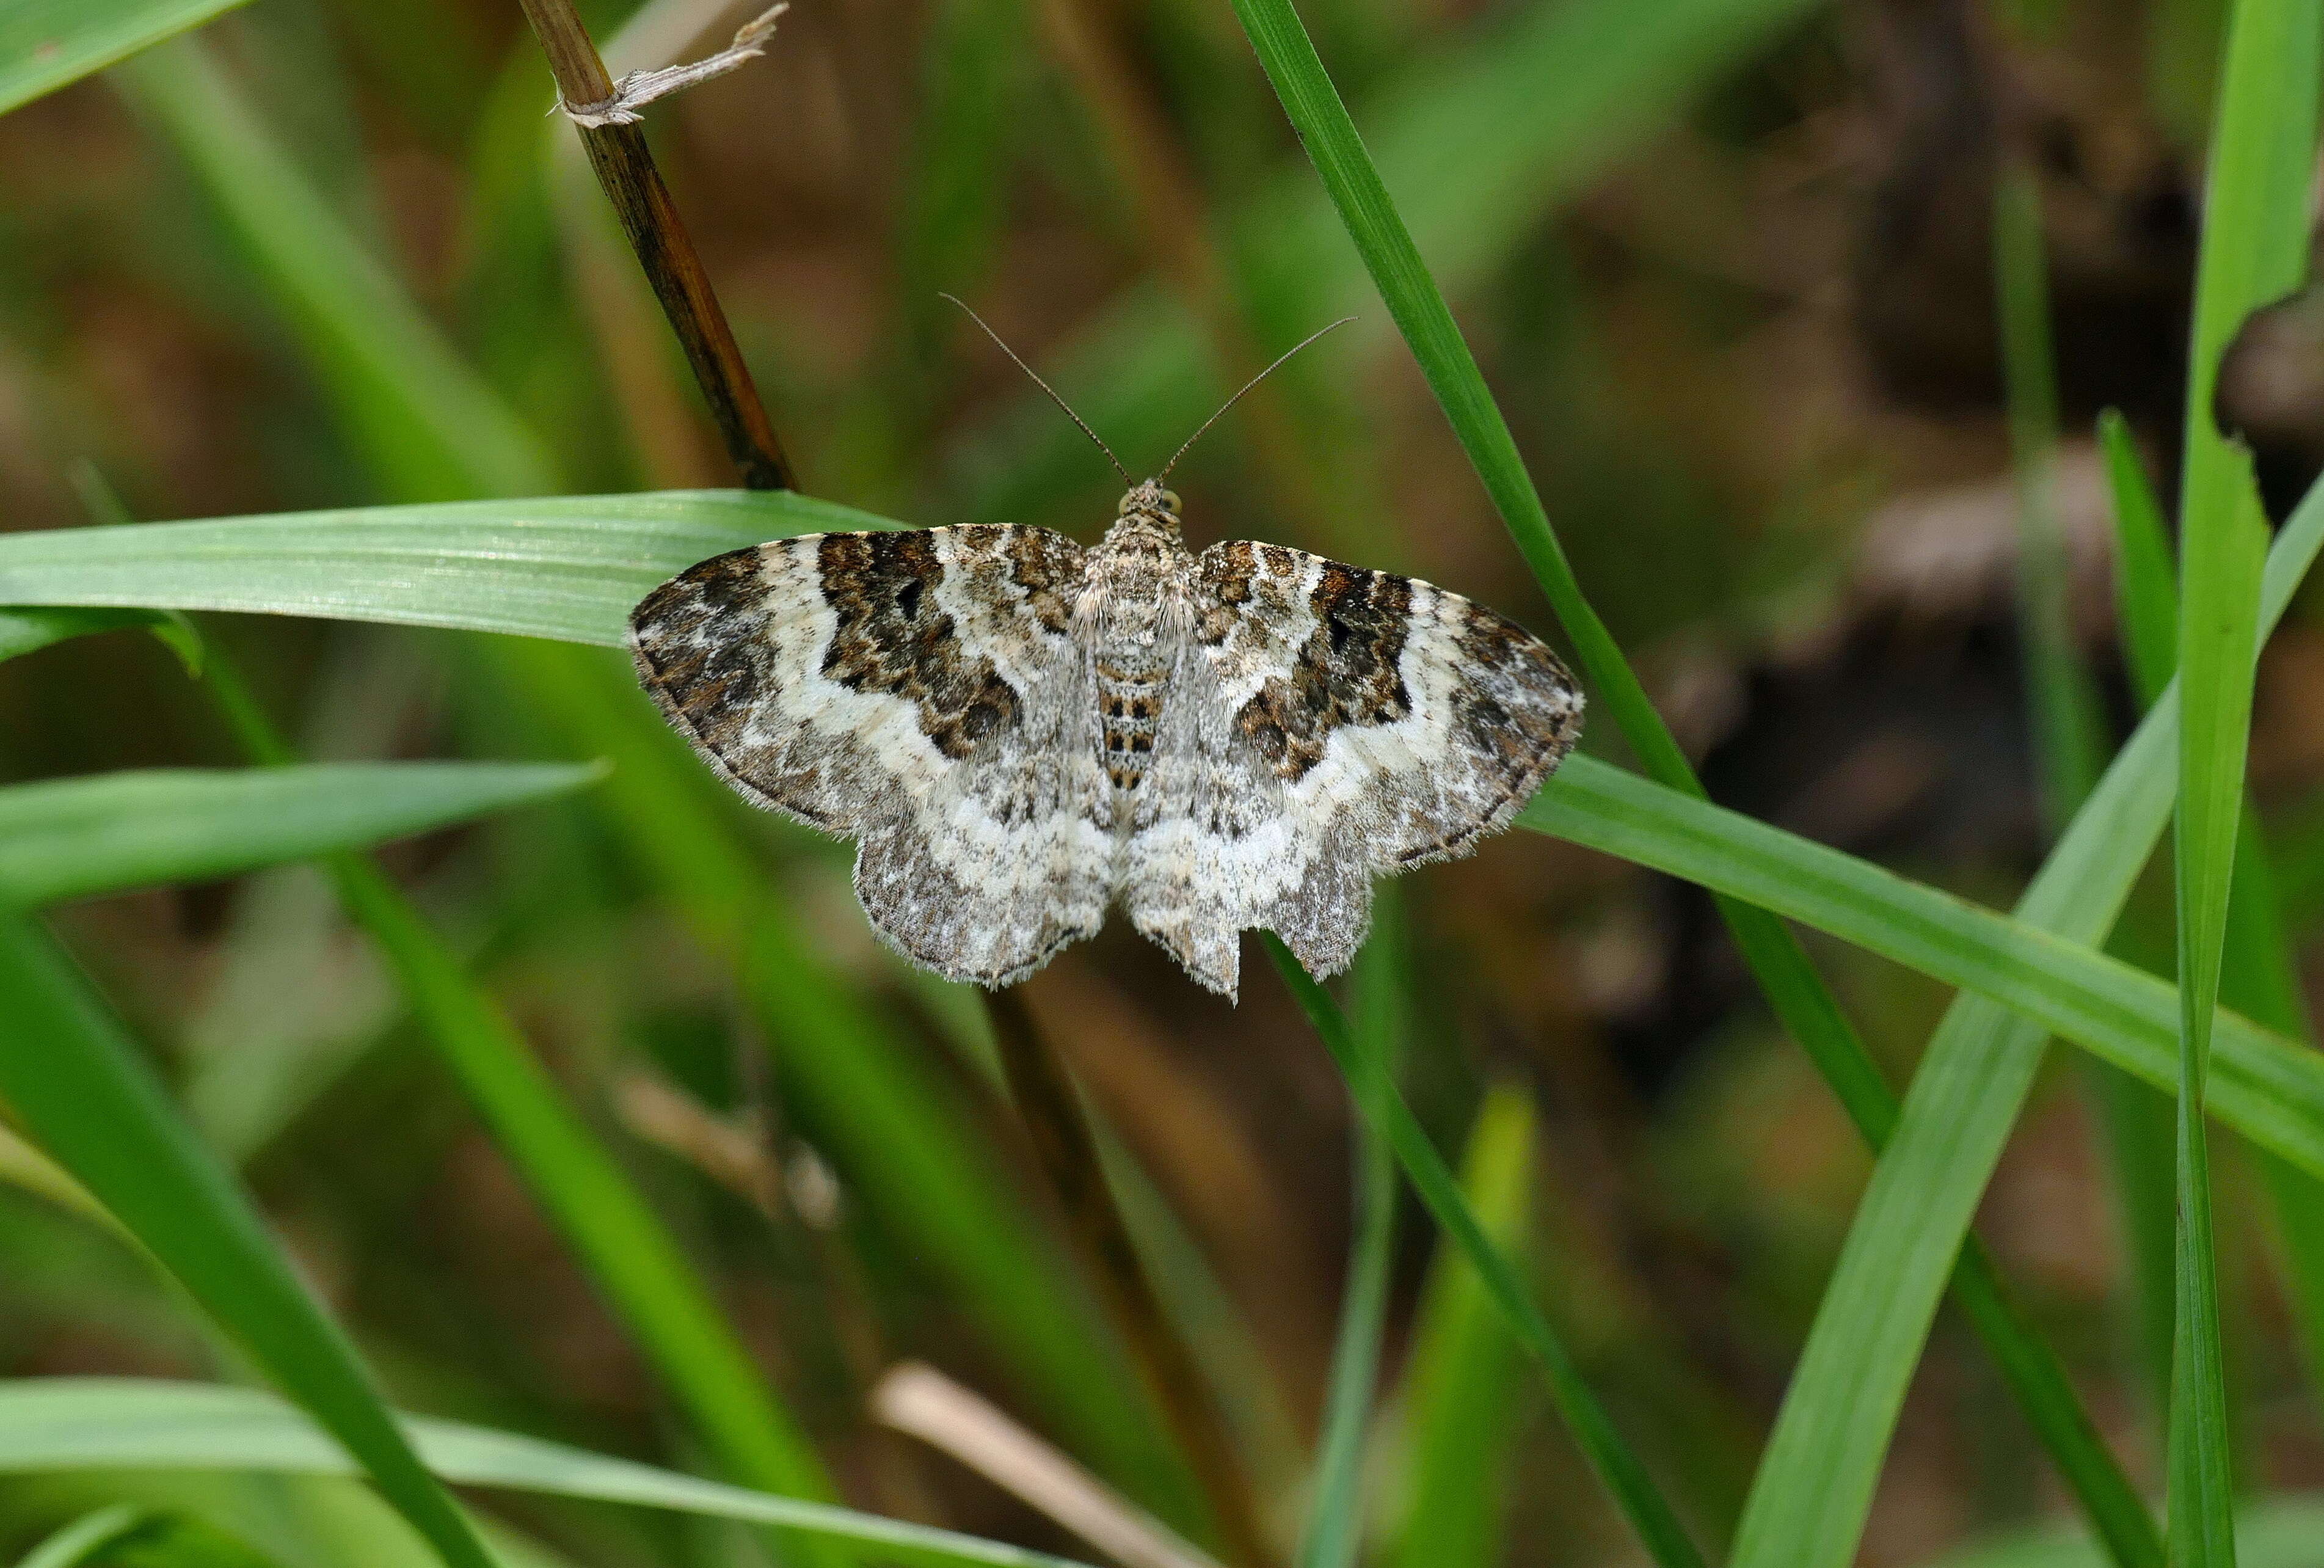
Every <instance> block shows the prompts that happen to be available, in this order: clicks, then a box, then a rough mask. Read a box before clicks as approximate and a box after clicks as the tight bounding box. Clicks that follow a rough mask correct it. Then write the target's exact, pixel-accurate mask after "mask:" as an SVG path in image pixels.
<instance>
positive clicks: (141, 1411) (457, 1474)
mask: <svg viewBox="0 0 2324 1568" xmlns="http://www.w3.org/2000/svg"><path fill="white" fill-rule="evenodd" d="M401 1425H402V1428H403V1430H404V1431H405V1432H406V1433H408V1434H409V1435H410V1440H411V1443H412V1446H413V1447H414V1448H415V1449H416V1450H417V1451H418V1453H419V1454H420V1457H421V1458H422V1459H424V1460H425V1461H426V1462H427V1463H428V1465H429V1468H430V1469H431V1470H433V1471H435V1473H436V1474H437V1475H439V1476H441V1477H442V1478H443V1479H444V1480H447V1481H451V1482H454V1483H456V1484H457V1485H460V1486H473V1487H490V1488H496V1489H501V1490H509V1491H528V1492H542V1493H547V1494H551V1495H554V1496H558V1497H569V1498H586V1499H590V1500H592V1501H595V1502H606V1503H626V1504H632V1505H634V1506H636V1507H640V1508H667V1509H672V1510H676V1511H678V1512H684V1513H692V1514H700V1515H704V1516H705V1517H712V1518H724V1519H739V1520H741V1521H742V1522H744V1523H746V1524H755V1525H772V1526H779V1527H780V1528H782V1529H785V1530H788V1531H795V1532H797V1533H798V1534H800V1535H803V1536H818V1537H820V1538H822V1539H824V1540H826V1541H830V1542H833V1543H835V1544H837V1545H853V1546H861V1547H863V1548H866V1549H868V1551H869V1552H870V1553H871V1554H876V1556H877V1557H878V1558H879V1559H880V1560H881V1561H883V1562H899V1563H929V1564H936V1565H938V1568H953V1565H954V1564H961V1563H973V1564H979V1565H985V1568H1084V1565H1082V1564H1078V1563H1073V1562H1072V1561H1071V1560H1070V1559H1068V1558H1064V1557H1056V1556H1052V1555H1050V1554H1047V1553H1046V1552H1033V1551H1028V1550H1025V1549H1024V1548H1022V1547H1018V1546H1010V1545H1002V1544H1001V1543H1000V1542H997V1541H986V1540H980V1539H979V1538H977V1537H975V1536H964V1535H959V1534H957V1533H955V1532H954V1531H951V1530H939V1529H934V1528H931V1527H929V1526H925V1525H909V1524H905V1523H903V1522H902V1521H900V1520H897V1519H887V1518H881V1517H879V1516H878V1515H876V1514H862V1513H857V1512H854V1511H853V1510H852V1509H848V1508H833V1507H830V1506H829V1505H827V1504H824V1503H810V1502H801V1501H798V1499H792V1498H779V1497H770V1496H769V1495H767V1494H766V1493H764V1492H754V1491H749V1490H744V1489H743V1488H742V1487H736V1486H728V1485H725V1484H724V1483H723V1482H720V1481H715V1480H702V1479H700V1478H699V1477H696V1476H690V1475H680V1474H678V1473H677V1472H676V1471H666V1470H657V1469H654V1468H653V1467H652V1466H650V1465H644V1464H637V1463H633V1462H631V1461H629V1460H623V1459H608V1458H605V1457H604V1456H603V1455H600V1454H595V1453H586V1452H584V1451H582V1450H580V1449H576V1448H567V1447H564V1446H563V1445H561V1444H558V1443H544V1442H542V1441H540V1440H539V1439H538V1438H531V1437H521V1436H519V1435H517V1434H514V1433H509V1432H496V1431H493V1430H492V1429H491V1428H489V1427H482V1426H469V1425H463V1424H461V1423H459V1422H454V1421H434V1420H429V1419H426V1418H424V1417H410V1416H406V1417H402V1418H401ZM90 1469H96V1470H106V1469H112V1470H143V1469H163V1470H235V1471H246V1470H254V1471H284V1472H288V1473H291V1474H299V1475H348V1474H352V1473H354V1466H352V1465H351V1464H349V1463H348V1462H347V1457H346V1454H345V1453H342V1452H341V1451H340V1450H339V1449H338V1447H337V1445H336V1444H334V1443H332V1442H331V1441H330V1439H329V1438H328V1437H327V1436H326V1435H325V1434H324V1433H323V1432H322V1431H321V1430H318V1427H317V1426H316V1425H315V1423H313V1422H311V1421H309V1420H308V1419H307V1418H306V1417H305V1416H301V1415H300V1413H299V1412H298V1411H296V1410H294V1409H291V1407H288V1406H285V1405H284V1404H282V1402H281V1401H280V1400H278V1399H274V1398H272V1397H268V1396H267V1395H265V1394H263V1393H259V1392H257V1391H255V1390H252V1389H245V1388H225V1387H221V1386H218V1385H216V1384H204V1383H181V1382H162V1381H157V1380H148V1379H134V1378H32V1379H18V1380H16V1381H13V1382H7V1383H0V1471H9V1472H17V1473H26V1472H37V1471H68V1470H90Z"/></svg>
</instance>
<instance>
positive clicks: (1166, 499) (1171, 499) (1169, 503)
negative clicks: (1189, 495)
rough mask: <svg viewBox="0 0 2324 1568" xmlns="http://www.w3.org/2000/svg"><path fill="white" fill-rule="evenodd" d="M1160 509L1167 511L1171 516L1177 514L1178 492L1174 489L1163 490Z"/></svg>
mask: <svg viewBox="0 0 2324 1568" xmlns="http://www.w3.org/2000/svg"><path fill="white" fill-rule="evenodd" d="M1162 510H1163V511H1165V512H1168V513H1169V514H1170V515H1171V516H1173V517H1176V516H1177V515H1178V493H1177V492H1176V491H1175V490H1165V491H1164V492H1163V493H1162Z"/></svg>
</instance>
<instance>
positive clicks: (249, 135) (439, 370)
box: [112, 39, 555, 501]
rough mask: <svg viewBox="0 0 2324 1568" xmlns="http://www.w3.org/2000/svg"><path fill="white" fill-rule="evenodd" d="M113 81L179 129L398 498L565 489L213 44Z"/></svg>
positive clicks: (144, 109)
mask: <svg viewBox="0 0 2324 1568" xmlns="http://www.w3.org/2000/svg"><path fill="white" fill-rule="evenodd" d="M112 79H113V80H114V81H115V83H116V84H117V85H119V86H120V88H122V90H123V91H124V93H125V94H126V95H127V96H128V97H129V100H130V102H131V103H132V104H133V105H134V106H136V108H137V109H138V110H139V111H140V112H141V113H142V114H143V115H146V116H147V117H148V118H149V119H151V120H152V121H153V122H154V123H155V124H156V125H158V126H160V127H161V129H162V130H163V131H164V132H165V133H166V134H168V136H169V138H170V141H171V144H172V145H173V146H174V147H175V148H176V149H177V151H178V152H179V154H180V157H182V158H183V159H184V160H185V161H186V164H187V167H188V168H189V170H190V171H192V173H193V176H194V178H195V179H196V180H197V181H198V182H199V184H200V185H201V187H202V189H203V191H204V193H205V194H206V195H207V196H208V198H210V200H211V201H212V202H213V203H214V204H215V206H216V208H217V211H218V213H219V214H220V215H221V216H222V217H224V218H225V219H226V223H227V224H228V226H230V227H231V228H232V229H233V231H234V233H235V236H236V238H237V239H238V240H239V241H240V242H241V243H242V244H243V245H244V248H245V249H246V250H247V251H248V252H249V253H250V254H251V255H252V258H253V260H254V262H255V263H256V264H257V265H258V266H259V267H260V269H261V270H262V271H263V272H264V273H265V274H266V275H267V276H268V278H269V279H270V280H272V281H273V283H274V284H275V286H276V292H277V294H278V296H279V298H280V299H281V302H282V305H283V307H284V309H285V310H286V311H287V313H288V314H289V317H290V321H291V327H292V329H293V330H294V331H295V332H296V333H297V335H298V337H299V338H300V342H301V344H302V345H303V346H305V348H306V349H307V351H308V357H309V363H310V364H312V365H313V367H314V370H315V373H316V374H317V375H318V377H319V378H320V379H321V380H322V382H323V383H324V384H325V387H326V390H327V392H330V394H331V395H332V397H333V399H334V401H335V402H336V403H337V406H338V407H339V408H340V410H342V411H343V413H344V414H345V415H346V419H347V421H348V425H349V431H350V434H351V436H352V437H353V438H354V439H355V442H356V444H357V446H358V447H359V448H360V449H361V451H362V452H363V454H364V457H365V458H366V460H367V461H368V462H369V463H370V464H371V466H373V467H374V470H375V471H376V472H377V473H378V474H379V475H381V477H382V479H383V481H384V482H385V484H387V486H388V488H389V491H390V493H392V494H393V495H396V496H399V497H401V498H404V499H409V500H415V501H422V500H451V499H455V498H457V497H460V496H466V495H474V494H477V493H484V494H503V495H524V494H531V493H539V492H541V491H545V490H550V489H553V488H555V486H554V485H553V484H551V483H550V473H549V463H548V459H547V457H545V455H544V454H543V453H542V451H541V449H540V447H539V443H538V442H536V441H535V440H534V438H533V437H532V434H531V432H530V431H529V430H527V429H524V427H523V426H522V425H521V423H519V422H518V420H516V418H515V417H514V416H513V415H512V414H511V413H510V411H509V410H508V408H507V407H506V405H505V404H503V403H502V402H501V401H500V400H499V399H498V398H496V397H494V396H493V394H492V392H491V391H490V389H489V388H487V387H486V386H484V383H482V382H481V381H480V380H479V379H478V378H477V377H476V376H475V373H474V372H473V371H471V370H470V369H469V368H468V366H466V364H463V363H461V362H460V361H459V359H458V358H457V356H456V355H454V354H453V353H452V352H451V350H450V349H449V348H448V347H447V346H446V345H445V343H444V341H443V339H442V337H440V336H439V335H438V333H437V331H436V330H435V328H434V327H433V326H432V325H431V324H430V323H429V321H428V320H427V318H425V317H423V316H421V315H420V312H419V310H418V309H417V307H415V306H414V305H413V304H412V302H411V300H410V297H409V296H408V295H407V294H405V293H404V291H402V290H401V288H400V287H398V285H397V284H396V282H395V281H394V280H393V279H392V277H390V276H389V275H388V273H387V272H386V270H385V269H384V268H383V267H382V266H381V265H380V264H379V263H378V262H377V261H376V260H375V259H374V257H373V256H372V255H371V254H369V253H368V252H367V251H365V250H364V248H363V247H362V246H361V245H360V244H356V243H355V239H354V237H353V236H352V235H350V234H349V233H348V232H347V230H346V226H345V225H344V224H342V223H341V222H340V221H339V218H338V215H337V213H336V212H334V211H333V210H332V208H330V206H329V205H328V204H327V202H326V201H325V200H324V199H323V198H322V197H321V196H320V194H319V193H318V192H317V191H316V190H315V189H314V188H313V187H312V186H311V185H310V184H309V182H308V181H307V180H306V179H305V178H304V177H303V176H302V175H301V173H300V171H299V170H298V168H297V167H296V166H295V165H294V164H293V162H292V161H291V159H290V157H289V156H288V155H287V154H286V153H285V152H284V151H283V149H282V148H281V146H280V145H279V144H278V143H276V142H275V141H274V139H273V138H272V136H271V135H270V134H268V133H267V131H266V130H265V128H264V127H263V125H261V124H260V123H259V121H258V118H257V116H256V115H254V113H253V111H252V109H251V107H250V106H249V104H248V103H247V102H246V101H245V100H244V97H242V96H241V95H240V94H239V93H238V92H236V91H235V88H234V87H233V85H232V83H231V82H229V81H228V79H227V78H226V74H225V72H224V71H223V70H221V69H220V68H219V67H218V65H217V61H216V60H214V59H213V58H212V56H211V54H210V52H209V51H208V49H206V48H205V47H204V46H203V45H202V44H201V43H200V42H198V41H196V40H193V39H179V40H177V41H176V42H171V43H168V44H164V45H162V46H161V47H160V48H158V49H152V50H148V51H146V52H145V53H143V54H142V55H139V56H138V57H137V58H136V59H134V60H130V61H129V62H128V63H127V64H125V65H124V66H122V67H121V68H120V69H118V70H116V71H115V73H114V76H113V78H112Z"/></svg>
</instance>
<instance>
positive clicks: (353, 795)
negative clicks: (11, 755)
mask: <svg viewBox="0 0 2324 1568" xmlns="http://www.w3.org/2000/svg"><path fill="white" fill-rule="evenodd" d="M597 776H598V770H596V769H595V768H591V767H574V766H570V765H567V764H542V763H504V762H339V763H327V764H318V765H316V766H312V767H305V768H286V769H281V770H264V771H258V772H250V771H239V770H223V771H213V770H199V769H174V768H172V769H156V770H150V771H137V772H124V773H108V774H106V775H103V776H102V777H99V778H94V779H53V780H45V781H42V782H41V783H37V784H16V785H12V786H10V787H8V788H7V789H0V898H5V899H7V900H8V901H10V902H13V903H15V904H18V905H23V906H28V907H29V906H37V905H41V904H50V903H55V902H58V901H60V900H61V899H76V898H88V897H90V896H92V895H95V894H98V893H111V892H119V891H122V890H125V889H129V888H142V887H151V886H153V885H155V884H157V883H161V882H184V881H205V880H207V879H209V878H212V877H223V876H232V875H235V874H236V873H238V872H245V871H250V870H252V869H254V868H255V867H258V866H265V865H278V864H280V863H281V862H284V861H294V860H307V859H311V858H312V857H314V856H316V855H318V854H324V853H329V852H331V851H334V850H341V849H348V848H352V847H355V846H356V845H361V844H379V843H382V842H383V841H385V840H387V839H392V838H402V837H406V836H408V835H411V834H415V833H426V832H429V831H430V830H432V829H435V828H439V827H447V826H451V825H452V824H454V823H457V822H466V821H468V820H469V819H471V818H473V817H476V816H484V815H485V814H486V813H488V812H493V811H503V810H506V809H508V808H509V807H513V806H521V805H525V804H527V803H529V802H531V801H535V800H542V799H546V798H549V797H550V796H552V795H559V794H562V793H564V792H565V791H567V790H569V789H575V788H576V787H578V786H580V785H582V784H586V783H588V782H589V781H590V780H591V779H595V778H596V777H597Z"/></svg>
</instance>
